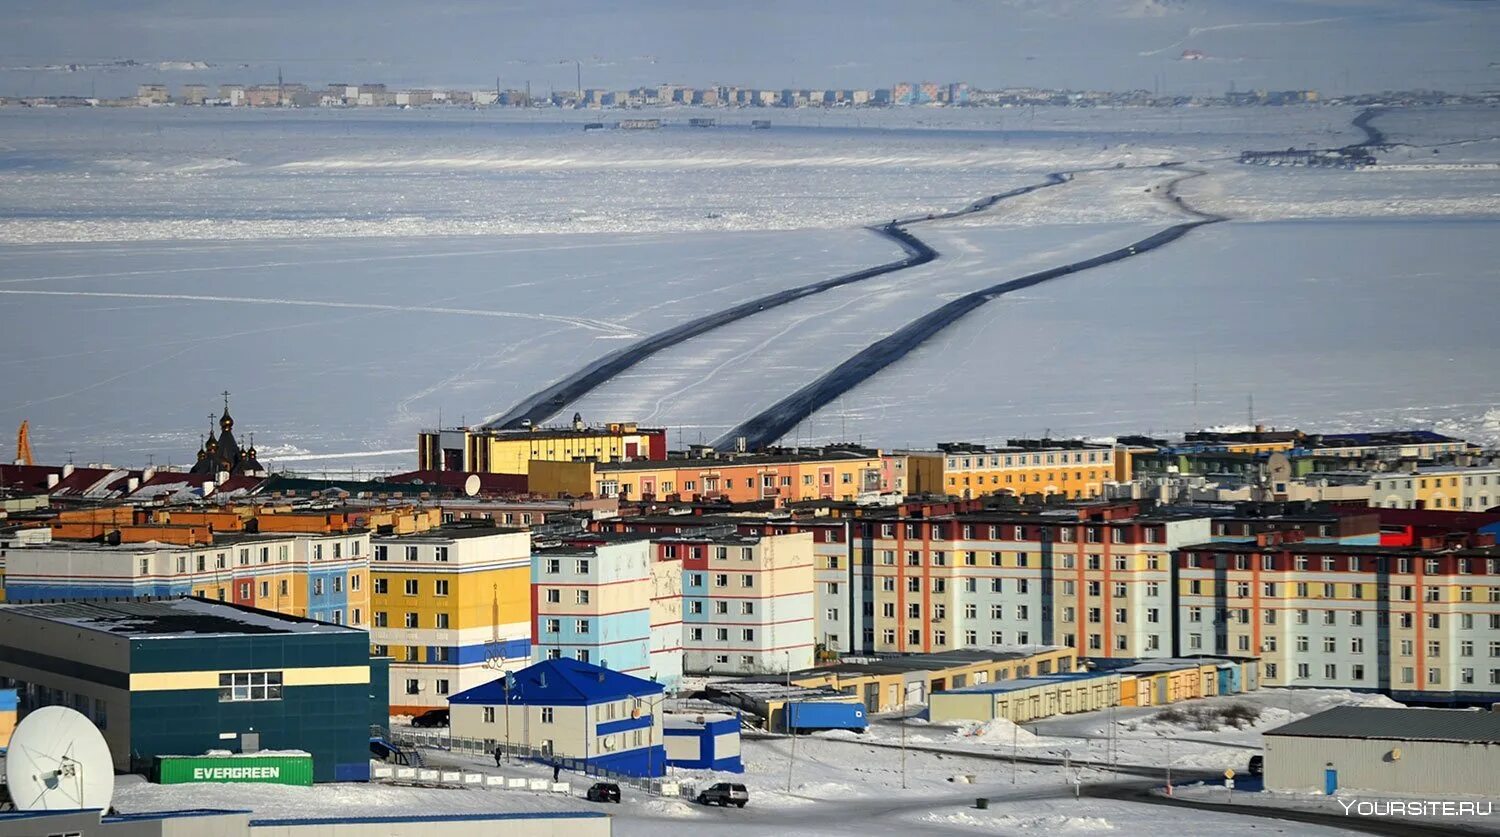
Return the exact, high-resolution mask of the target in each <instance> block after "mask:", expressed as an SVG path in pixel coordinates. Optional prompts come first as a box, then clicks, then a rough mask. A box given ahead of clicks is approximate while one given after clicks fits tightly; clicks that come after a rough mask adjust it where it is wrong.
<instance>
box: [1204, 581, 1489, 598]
mask: <svg viewBox="0 0 1500 837" xmlns="http://www.w3.org/2000/svg"><path fill="white" fill-rule="evenodd" d="M1233 583H1234V595H1235V597H1236V598H1241V599H1248V598H1250V582H1248V581H1237V582H1233ZM1314 584H1315V582H1306V581H1299V582H1297V583H1296V587H1295V588H1293V589H1294V590H1295V593H1296V595H1295V598H1298V599H1337V598H1340V597H1339V596H1338V588H1337V587H1336V586H1335V585H1334V583H1333V582H1328V581H1325V582H1323V583H1321V584H1317V585H1316V586H1314ZM1277 589H1278V588H1277V583H1276V582H1274V581H1263V582H1261V595H1263V596H1265V597H1267V598H1276V591H1277ZM1379 589H1380V588H1379V586H1378V585H1376V584H1370V585H1369V586H1368V587H1367V586H1366V585H1365V584H1363V583H1360V582H1355V583H1353V584H1350V585H1349V588H1348V592H1349V595H1348V598H1349V599H1351V600H1354V599H1366V598H1369V599H1375V598H1379V597H1378V595H1377V591H1378V590H1379ZM1481 589H1482V590H1484V601H1487V602H1489V603H1491V604H1500V587H1485V588H1481ZM1213 591H1214V582H1212V581H1206V580H1203V579H1197V578H1193V579H1188V581H1187V592H1188V593H1190V594H1192V595H1194V596H1200V595H1202V596H1211V595H1213ZM1394 592H1395V598H1396V600H1398V601H1403V602H1410V601H1415V600H1416V598H1415V597H1416V592H1417V589H1416V587H1414V586H1413V585H1410V584H1398V585H1396V586H1395V588H1394ZM1366 593H1368V594H1370V595H1368V596H1367V595H1366ZM1444 600H1445V599H1444V597H1443V587H1442V586H1438V585H1425V586H1423V588H1422V601H1424V602H1441V601H1444ZM1457 601H1460V602H1472V601H1476V599H1475V598H1474V588H1473V587H1471V586H1467V585H1465V586H1460V587H1459V588H1458V598H1457Z"/></svg>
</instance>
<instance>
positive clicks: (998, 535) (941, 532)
mask: <svg viewBox="0 0 1500 837" xmlns="http://www.w3.org/2000/svg"><path fill="white" fill-rule="evenodd" d="M898 525H900V526H902V527H903V530H902V531H903V533H904V534H905V536H906V537H908V538H917V537H919V533H920V531H921V529H920V527H921V524H917V523H903V524H896V523H882V524H880V536H881V537H882V538H894V537H896V527H897V526H898ZM949 525H950V524H947V523H931V524H927V537H928V538H929V539H931V540H944V539H945V538H947V536H948V534H947V533H948V526H949ZM1078 528H1079V527H1076V526H1059V527H1057V528H1055V529H1054V528H1051V527H1041V526H1033V527H1030V530H1031V532H1032V533H1033V534H1034V536H1032V537H1028V527H1027V526H1025V525H1012V526H1002V525H999V524H986V525H974V524H970V523H963V524H959V525H958V532H959V540H965V541H967V540H975V539H976V538H977V539H981V540H991V541H998V540H1015V541H1024V540H1037V541H1046V542H1050V541H1058V542H1060V543H1073V542H1074V541H1075V540H1076V539H1077V537H1078V535H1077V533H1076V530H1077V529H1078ZM1082 529H1083V540H1084V543H1104V540H1103V538H1104V537H1105V535H1104V530H1105V529H1108V530H1109V542H1110V543H1119V544H1123V543H1130V542H1131V541H1129V540H1127V538H1126V529H1125V528H1124V527H1121V526H1108V527H1104V526H1084V527H1082ZM1141 532H1142V537H1143V539H1144V541H1145V542H1146V543H1159V542H1160V538H1161V533H1160V532H1159V531H1158V530H1157V528H1156V527H1154V526H1144V527H1141ZM864 533H865V534H866V535H873V534H874V527H873V525H868V526H866V527H865V531H864Z"/></svg>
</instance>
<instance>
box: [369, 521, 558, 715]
mask: <svg viewBox="0 0 1500 837" xmlns="http://www.w3.org/2000/svg"><path fill="white" fill-rule="evenodd" d="M371 548H372V551H373V553H374V554H373V560H372V561H371V562H370V583H371V589H372V594H371V599H370V610H371V613H372V616H371V621H370V644H371V646H372V649H373V654H374V655H375V656H377V657H391V658H392V662H391V675H390V691H391V696H390V702H391V712H392V713H394V714H419V713H421V712H423V711H426V710H428V709H435V708H441V707H444V706H446V705H447V699H448V696H449V695H454V694H458V693H459V692H461V691H465V690H467V689H470V688H473V687H475V686H478V685H479V684H481V683H484V682H487V681H489V680H492V679H494V678H495V676H496V672H497V671H498V670H500V669H504V668H519V667H521V666H524V665H526V664H527V663H528V662H529V661H530V657H531V589H530V588H531V538H530V536H529V535H528V534H527V533H526V532H525V531H524V530H520V529H501V528H495V527H493V526H488V525H482V524H481V525H465V524H455V525H449V526H442V527H437V528H431V529H427V530H425V531H420V532H413V533H410V534H402V535H396V534H387V535H375V536H374V537H373V538H372V541H371Z"/></svg>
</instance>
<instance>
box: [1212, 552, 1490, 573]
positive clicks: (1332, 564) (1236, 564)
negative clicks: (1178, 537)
mask: <svg viewBox="0 0 1500 837" xmlns="http://www.w3.org/2000/svg"><path fill="white" fill-rule="evenodd" d="M1231 557H1232V558H1233V560H1232V561H1231V560H1230V559H1231ZM1389 560H1390V559H1388V558H1386V557H1383V556H1376V557H1369V556H1359V555H1346V556H1341V557H1335V556H1329V555H1325V556H1323V557H1322V558H1320V559H1317V565H1316V566H1314V565H1313V559H1311V558H1309V557H1308V556H1306V555H1293V556H1292V566H1291V569H1293V570H1299V571H1302V570H1321V571H1322V572H1326V573H1331V572H1339V571H1340V570H1344V571H1347V572H1351V573H1358V572H1365V573H1374V572H1380V571H1381V563H1382V562H1388V561H1389ZM1251 563H1252V556H1250V555H1243V554H1237V555H1234V556H1230V555H1226V554H1223V553H1215V554H1208V553H1198V552H1189V553H1187V555H1186V556H1185V557H1184V558H1183V566H1185V567H1187V568H1188V569H1200V568H1201V569H1213V568H1214V567H1215V566H1219V567H1223V568H1225V569H1235V570H1248V569H1250V565H1251ZM1279 563H1280V564H1281V567H1280V569H1281V571H1283V572H1284V571H1285V570H1286V569H1287V567H1286V565H1285V562H1279ZM1444 563H1445V561H1444V559H1442V558H1424V559H1422V564H1421V566H1422V572H1423V573H1425V574H1426V575H1446V574H1447V571H1446V570H1445V569H1444V567H1443V564H1444ZM1231 564H1232V566H1231ZM1277 565H1278V562H1277V560H1276V556H1275V555H1272V554H1263V555H1261V556H1260V568H1261V569H1262V570H1271V571H1275V570H1276V569H1277ZM1415 566H1416V564H1415V562H1414V561H1413V559H1411V558H1409V557H1398V558H1396V559H1395V568H1394V570H1393V572H1395V573H1396V574H1398V575H1410V574H1411V573H1412V568H1413V567H1415ZM1453 566H1454V570H1455V571H1456V572H1457V573H1458V574H1459V575H1469V574H1470V573H1473V572H1475V571H1477V570H1478V569H1479V568H1480V567H1481V566H1482V567H1483V568H1484V572H1485V573H1486V574H1488V575H1495V574H1496V573H1500V559H1497V558H1486V559H1484V563H1483V564H1482V565H1481V564H1480V563H1479V559H1477V558H1476V559H1472V560H1471V559H1469V558H1459V559H1457V560H1456V561H1455V562H1454V564H1453Z"/></svg>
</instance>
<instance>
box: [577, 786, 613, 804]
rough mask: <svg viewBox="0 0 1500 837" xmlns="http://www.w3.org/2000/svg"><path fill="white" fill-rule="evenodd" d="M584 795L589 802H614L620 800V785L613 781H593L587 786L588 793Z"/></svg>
mask: <svg viewBox="0 0 1500 837" xmlns="http://www.w3.org/2000/svg"><path fill="white" fill-rule="evenodd" d="M584 797H585V798H586V799H588V801H590V802H616V803H618V802H619V801H620V786H619V785H617V784H615V783H614V782H595V783H594V784H592V785H590V786H589V790H588V793H586V794H584Z"/></svg>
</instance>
